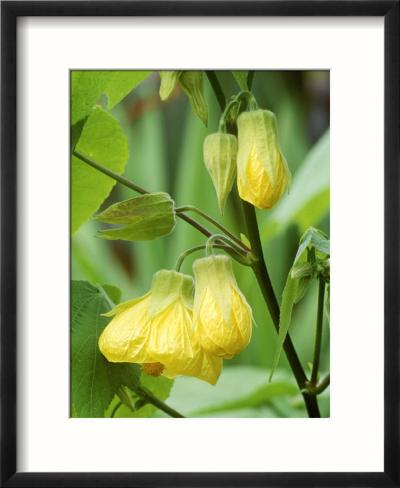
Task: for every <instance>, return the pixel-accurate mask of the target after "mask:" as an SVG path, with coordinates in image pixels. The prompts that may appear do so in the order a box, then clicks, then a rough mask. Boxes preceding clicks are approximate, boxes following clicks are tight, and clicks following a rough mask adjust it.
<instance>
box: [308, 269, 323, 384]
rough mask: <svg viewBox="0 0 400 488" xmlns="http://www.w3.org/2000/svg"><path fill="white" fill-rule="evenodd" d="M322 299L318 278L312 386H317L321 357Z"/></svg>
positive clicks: (321, 284)
mask: <svg viewBox="0 0 400 488" xmlns="http://www.w3.org/2000/svg"><path fill="white" fill-rule="evenodd" d="M324 299H325V282H324V280H323V278H322V277H321V276H320V278H319V288H318V311H317V325H316V330H315V344H314V358H313V366H312V371H311V380H310V383H311V385H312V386H315V385H316V384H317V379H318V370H319V360H320V357H321V342H322V326H323V322H324Z"/></svg>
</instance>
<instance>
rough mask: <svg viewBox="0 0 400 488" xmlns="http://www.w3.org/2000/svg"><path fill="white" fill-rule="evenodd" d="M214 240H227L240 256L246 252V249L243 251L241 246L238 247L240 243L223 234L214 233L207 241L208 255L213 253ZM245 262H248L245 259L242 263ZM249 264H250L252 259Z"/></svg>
mask: <svg viewBox="0 0 400 488" xmlns="http://www.w3.org/2000/svg"><path fill="white" fill-rule="evenodd" d="M214 241H217V242H218V241H222V242H226V243H227V244H228V246H231V248H232V249H233V250H234V251H235V252H237V253H238V254H239V256H242V255H243V253H244V252H245V251H243V249H242V248H241V247H238V245H237V244H236V243H235V242H234V241H232V240H231V239H230V238H229V237H227V236H225V235H223V234H213V235H212V236H211V237H209V238H208V240H207V243H206V254H207V255H209V254H212V248H213V246H214ZM245 263H246V261H243V263H242V264H245ZM247 264H248V265H250V261H249V263H247Z"/></svg>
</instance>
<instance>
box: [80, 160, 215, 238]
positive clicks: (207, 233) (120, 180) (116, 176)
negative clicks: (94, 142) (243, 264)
mask: <svg viewBox="0 0 400 488" xmlns="http://www.w3.org/2000/svg"><path fill="white" fill-rule="evenodd" d="M72 154H73V156H75V157H77V158H79V159H80V160H81V161H83V162H84V163H86V164H88V165H89V166H91V167H92V168H95V169H97V170H98V171H100V172H101V173H103V174H105V175H107V176H109V177H110V178H112V179H114V180H115V181H118V183H121V185H124V186H126V187H127V188H130V189H131V190H133V191H136V192H137V193H141V194H142V195H145V194H146V193H150V192H149V191H147V190H145V189H144V188H142V187H140V186H138V185H136V184H135V183H133V181H131V180H128V178H125V177H124V176H121V175H119V174H117V173H114V171H112V170H110V169H108V168H106V167H105V166H103V165H101V164H99V163H97V162H96V161H93V159H90V158H88V157H87V156H85V155H84V154H82V153H80V152H78V151H73V153H72ZM177 215H178V217H179V218H181V219H182V220H184V221H185V222H187V223H188V224H190V225H191V226H192V227H195V228H196V229H197V230H198V231H200V232H201V233H202V234H204V235H205V236H206V237H210V236H212V232H210V231H209V230H208V229H207V228H206V227H203V226H202V225H201V224H199V222H197V221H196V220H194V219H192V218H190V217H189V216H188V215H186V214H184V213H181V214H177Z"/></svg>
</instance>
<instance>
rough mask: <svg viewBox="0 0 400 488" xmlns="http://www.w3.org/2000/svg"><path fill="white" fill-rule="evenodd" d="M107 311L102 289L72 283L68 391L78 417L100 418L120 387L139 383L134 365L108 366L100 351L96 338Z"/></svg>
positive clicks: (80, 282)
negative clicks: (69, 385) (69, 386)
mask: <svg viewBox="0 0 400 488" xmlns="http://www.w3.org/2000/svg"><path fill="white" fill-rule="evenodd" d="M109 310H110V305H109V303H108V300H107V297H106V296H105V292H104V290H102V289H101V288H96V287H94V286H92V285H91V284H90V283H88V282H86V281H72V283H71V392H72V403H73V405H74V412H75V414H76V416H78V417H103V416H104V411H105V409H106V408H107V406H108V405H109V403H110V402H111V400H112V398H113V396H114V394H115V391H116V390H117V389H118V388H119V386H120V385H121V384H124V385H126V386H132V385H133V384H137V382H138V374H139V368H138V367H137V366H136V365H133V364H114V363H109V362H108V361H107V360H106V359H105V358H104V356H103V355H102V354H101V353H100V351H99V348H98V339H99V336H100V334H101V333H102V331H103V329H104V327H105V326H106V325H107V323H108V321H109V319H107V318H105V317H102V316H101V314H102V313H105V312H108V311H109Z"/></svg>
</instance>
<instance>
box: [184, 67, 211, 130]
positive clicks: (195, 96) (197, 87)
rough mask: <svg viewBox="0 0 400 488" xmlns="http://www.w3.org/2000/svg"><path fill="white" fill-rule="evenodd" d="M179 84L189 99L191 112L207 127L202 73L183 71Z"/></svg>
mask: <svg viewBox="0 0 400 488" xmlns="http://www.w3.org/2000/svg"><path fill="white" fill-rule="evenodd" d="M179 82H180V84H181V87H182V88H183V90H184V91H185V93H186V95H187V96H188V98H189V101H190V104H191V106H192V109H193V112H194V113H195V114H196V115H197V116H198V117H199V119H200V120H201V121H202V122H203V124H204V125H205V126H207V122H208V106H207V102H206V100H205V98H204V95H203V73H202V71H183V72H182V74H181V76H180V78H179Z"/></svg>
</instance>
